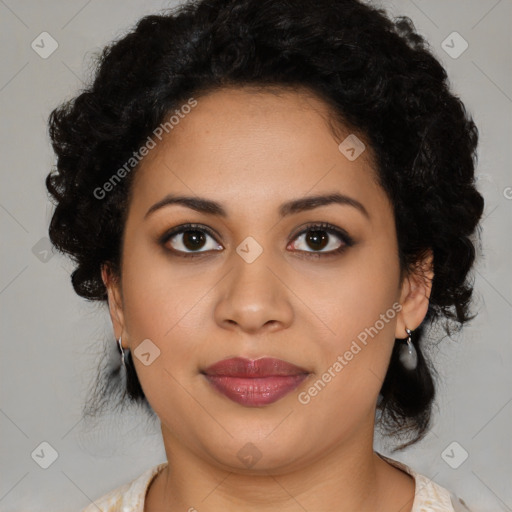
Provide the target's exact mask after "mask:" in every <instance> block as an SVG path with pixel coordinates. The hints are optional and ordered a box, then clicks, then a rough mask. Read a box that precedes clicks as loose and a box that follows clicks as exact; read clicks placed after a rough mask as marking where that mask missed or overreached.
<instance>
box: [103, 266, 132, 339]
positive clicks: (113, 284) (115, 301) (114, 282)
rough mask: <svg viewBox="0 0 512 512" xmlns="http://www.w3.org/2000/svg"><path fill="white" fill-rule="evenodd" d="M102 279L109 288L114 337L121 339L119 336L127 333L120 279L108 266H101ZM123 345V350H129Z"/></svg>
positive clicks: (109, 307)
mask: <svg viewBox="0 0 512 512" xmlns="http://www.w3.org/2000/svg"><path fill="white" fill-rule="evenodd" d="M101 279H102V280H103V284H104V285H105V287H106V288H107V294H108V309H109V312H110V319H111V320H112V326H113V328H114V335H115V337H116V339H119V336H122V335H123V333H124V332H125V331H124V315H123V306H122V304H123V301H122V293H121V285H120V283H119V281H118V279H116V278H115V277H114V275H113V273H112V270H111V268H110V266H109V265H108V264H104V265H102V266H101ZM125 343H126V342H125ZM122 345H123V348H127V347H126V345H125V344H124V343H123V344H122Z"/></svg>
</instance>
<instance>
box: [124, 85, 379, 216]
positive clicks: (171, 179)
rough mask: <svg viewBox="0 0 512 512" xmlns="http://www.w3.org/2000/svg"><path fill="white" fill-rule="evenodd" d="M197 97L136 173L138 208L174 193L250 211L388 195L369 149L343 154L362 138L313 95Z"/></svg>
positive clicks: (228, 92) (276, 92) (234, 92)
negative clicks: (320, 198) (331, 197)
mask: <svg viewBox="0 0 512 512" xmlns="http://www.w3.org/2000/svg"><path fill="white" fill-rule="evenodd" d="M195 100H196V102H197V104H196V106H194V107H193V108H191V109H187V111H188V113H186V114H185V113H182V115H181V116H179V118H176V119H177V120H178V122H177V123H175V124H173V127H172V129H170V130H169V133H165V132H164V134H163V136H162V140H161V141H160V140H158V139H155V142H157V144H156V146H155V148H154V149H152V150H151V151H150V152H149V154H148V155H147V156H146V157H145V158H144V160H143V161H142V163H141V165H140V166H139V168H138V169H137V171H136V179H135V181H134V184H133V186H134V194H133V203H134V205H133V206H134V207H137V208H138V207H140V208H142V207H144V206H146V205H148V203H149V202H155V201H157V200H159V199H161V197H162V196H163V195H165V194H166V193H169V192H180V193H186V194H187V195H198V196H204V197H209V198H211V199H214V200H217V201H219V202H222V203H224V204H226V209H227V210H228V212H229V202H231V201H233V202H234V201H236V202H237V203H238V204H237V208H249V207H259V206H261V207H265V206H268V205H269V201H276V202H279V204H280V203H281V202H284V201H286V200H287V199H290V197H292V196H293V198H296V197H300V196H305V195H307V194H308V192H311V193H313V192H314V193H319V192H326V191H330V192H340V193H347V194H348V193H350V194H352V195H354V196H360V197H362V196H365V195H368V194H382V193H383V191H382V190H380V187H378V186H377V185H376V182H375V171H374V169H375V168H374V163H373V162H374V159H373V153H372V151H371V148H370V147H369V146H368V144H366V143H365V149H364V151H363V152H362V153H361V154H360V156H359V157H357V158H356V159H355V160H353V161H351V160H349V159H348V158H347V157H346V155H345V154H344V153H343V152H342V151H340V149H339V144H340V142H342V141H343V140H344V139H345V138H346V137H347V136H351V137H353V136H354V135H355V136H356V137H357V138H358V139H359V140H361V141H362V139H363V137H362V136H361V135H360V134H357V135H356V134H355V133H352V132H351V131H350V130H349V129H347V128H346V127H343V126H340V125H338V124H334V125H331V124H330V119H331V118H330V116H329V114H330V111H329V106H328V105H327V104H326V103H324V102H323V101H322V100H321V99H319V98H318V97H316V96H314V95H313V94H311V93H309V92H308V91H302V90H299V91H293V90H289V89H288V90H287V89H269V90H268V91H267V90H255V89H254V88H228V89H221V90H218V91H214V92H211V93H209V94H207V95H204V96H199V97H197V98H195ZM178 110H179V108H178ZM333 127H334V132H333ZM149 206H150V205H148V207H149Z"/></svg>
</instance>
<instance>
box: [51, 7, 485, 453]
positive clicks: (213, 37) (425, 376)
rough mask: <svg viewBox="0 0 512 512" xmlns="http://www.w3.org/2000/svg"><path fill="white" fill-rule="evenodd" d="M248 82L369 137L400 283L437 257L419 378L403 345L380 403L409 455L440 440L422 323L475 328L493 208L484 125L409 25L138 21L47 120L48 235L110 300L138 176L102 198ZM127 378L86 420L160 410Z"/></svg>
mask: <svg viewBox="0 0 512 512" xmlns="http://www.w3.org/2000/svg"><path fill="white" fill-rule="evenodd" d="M243 86H251V87H255V88H262V89H264V88H267V89H268V88H276V87H277V88H283V89H284V88H291V89H293V90H298V89H302V90H307V91H309V92H311V93H313V94H315V95H316V96H317V97H319V98H320V99H322V100H323V101H324V102H325V103H326V104H327V105H328V106H329V111H330V114H331V115H332V118H333V119H334V120H335V121H337V122H338V123H339V124H338V126H344V127H349V128H350V129H352V130H353V131H356V132H357V133H359V134H362V137H364V139H365V141H367V142H368V144H369V146H370V148H371V149H372V152H373V153H374V154H375V157H376V166H377V169H376V175H377V179H378V182H379V184H380V185H381V186H382V188H383V189H384V191H385V192H386V193H387V195H388V196H389V198H390V200H391V202H392V205H393V208H394V216H395V224H396V232H397V237H398V244H399V260H400V268H401V270H402V275H404V274H405V273H409V272H419V270H418V262H420V261H421V259H422V258H423V257H424V256H425V254H426V251H428V250H429V249H431V250H432V251H433V261H434V268H433V270H434V278H433V282H432V290H431V296H430V304H429V308H428V312H427V314H426V317H425V320H424V322H423V323H422V325H420V327H419V328H418V329H416V330H415V331H414V332H413V335H412V341H413V343H414V345H415V347H416V349H417V351H418V356H419V361H418V368H417V370H416V371H414V372H407V371H406V370H404V369H403V367H402V365H401V364H400V362H399V358H398V346H399V343H395V347H394V349H393V352H392V356H391V361H390V365H389V369H388V372H387V375H386V377H385V380H384V382H383V385H382V389H381V392H380V396H379V402H378V407H377V413H378V417H377V420H378V421H377V426H379V427H382V429H383V430H384V432H385V433H386V434H387V435H394V436H396V438H399V437H402V436H405V437H406V438H409V439H410V438H411V437H412V439H410V440H409V442H407V443H403V444H402V445H401V446H400V447H399V448H398V449H400V448H403V447H405V446H408V445H410V444H412V443H414V442H416V441H418V440H419V439H421V438H422V437H423V436H424V435H425V434H426V432H427V431H428V428H429V426H430V422H431V411H432V405H433V400H434V396H435V385H434V377H433V376H434V375H435V370H434V368H433V367H432V365H431V364H430V363H429V361H428V359H427V357H426V355H425V354H424V349H426V348H428V346H429V343H427V342H426V338H425V333H424V328H425V324H427V323H428V324H430V326H433V324H434V322H435V321H439V322H438V323H437V326H439V325H440V324H441V321H442V328H443V330H444V332H445V333H446V334H447V335H448V336H451V334H452V332H454V331H457V330H459V329H460V328H461V327H462V324H464V323H465V322H468V321H469V320H471V319H472V318H474V316H475V315H473V316H471V315H470V313H471V312H470V306H471V297H472V293H473V281H472V280H470V278H469V272H470V270H471V268H472V265H473V263H474V260H475V254H476V251H475V240H474V235H475V232H476V231H477V228H480V225H479V224H478V222H479V220H480V218H481V216H482V212H483V207H484V201H483V197H482V196H481V195H480V194H479V192H478V191H477V190H476V187H475V177H474V166H475V164H476V159H477V157H476V147H477V142H478V129H477V127H476V126H475V124H474V122H473V120H472V118H471V116H470V115H469V114H468V113H467V111H466V109H465V107H464V104H463V103H462V102H461V100H460V99H459V98H458V97H457V96H456V95H455V94H453V93H452V92H451V91H450V86H449V84H448V80H447V73H446V71H445V69H444V68H443V67H442V65H441V64H440V62H439V61H438V60H437V59H436V58H435V57H434V55H433V54H432V52H431V51H430V49H429V47H428V43H427V42H426V41H425V39H424V38H423V37H422V36H421V35H419V34H418V33H417V32H416V31H415V27H414V24H413V22H412V21H411V20H410V18H408V17H405V16H401V17H398V18H394V19H393V20H391V19H390V18H388V17H387V15H386V13H385V11H384V10H382V9H377V8H375V7H370V6H369V5H366V4H364V3H362V1H358V0H318V1H316V2H311V1H310V0H293V1H287V0H195V1H190V2H188V3H185V4H182V5H179V6H177V7H174V8H172V9H168V10H165V11H163V12H162V14H160V15H149V16H145V17H144V18H142V19H140V20H139V21H138V23H137V24H136V26H135V27H134V28H133V30H132V31H130V32H129V33H128V34H127V35H124V36H123V37H121V38H119V39H118V40H117V41H114V42H112V43H111V44H109V45H108V46H106V47H105V48H104V49H103V50H102V51H101V52H100V53H99V54H97V63H96V71H95V76H94V80H93V81H92V84H91V85H89V86H88V87H87V88H86V89H85V90H83V91H82V92H81V93H80V94H79V95H77V96H76V97H75V98H73V99H72V100H70V101H68V102H65V103H63V104H62V105H60V106H59V107H57V108H56V109H55V110H53V111H52V112H51V114H50V117H49V133H50V136H51V141H52V145H53V148H54V151H55V153H56V155H57V164H56V169H54V170H53V171H55V172H51V173H50V174H49V175H48V176H47V178H46V186H47V189H48V191H49V193H50V194H51V196H53V199H54V200H55V202H56V208H55V211H54V214H53V217H52V219H51V223H50V226H49V236H50V239H51V241H52V243H53V244H54V245H55V247H56V248H57V249H58V250H59V251H61V252H63V253H67V254H69V255H70V256H71V257H72V258H73V260H74V262H75V263H76V268H75V270H74V271H73V272H72V274H71V281H72V284H73V287H74V289H75V291H76V293H77V294H78V295H80V296H82V297H84V298H86V299H89V300H96V301H103V302H106V300H107V293H106V288H105V286H104V283H103V281H102V278H101V268H102V266H103V265H107V266H108V267H109V268H110V269H111V271H112V273H113V275H114V276H117V277H119V276H120V273H121V268H120V256H121V248H122V239H123V228H124V225H125V220H126V215H127V210H128V206H129V203H130V198H131V194H132V192H133V187H132V182H133V177H134V175H135V173H136V170H137V166H134V169H133V171H132V172H130V173H128V175H127V176H126V177H125V178H124V179H123V180H120V182H119V183H118V184H117V186H115V187H113V189H112V190H111V191H110V192H109V193H108V194H106V195H105V197H104V198H102V200H99V199H98V198H97V194H95V193H94V191H95V190H98V187H100V188H101V187H102V186H103V185H104V184H105V183H106V182H107V181H108V180H109V178H110V177H111V176H112V175H113V173H114V172H115V171H116V170H117V169H119V168H120V167H121V166H122V165H123V164H124V163H125V162H127V161H128V160H129V159H130V158H131V157H132V155H133V152H134V151H135V150H136V149H137V148H139V147H140V146H141V145H142V143H143V142H144V141H145V140H147V137H148V136H149V135H151V133H153V131H154V130H155V128H156V127H157V126H158V125H159V124H160V123H162V122H163V121H164V120H165V119H166V118H167V116H169V114H170V113H172V112H174V111H175V109H177V107H179V106H180V105H182V104H183V103H184V102H185V101H186V100H187V99H188V98H190V97H191V96H192V95H193V96H194V97H195V98H198V97H200V96H201V95H204V94H206V93H208V92H211V91H215V90H218V89H219V88H223V87H243ZM331 126H332V125H331ZM116 360H117V361H118V360H119V358H116ZM100 373H101V372H100ZM121 379H122V372H120V365H119V364H118V365H117V366H115V367H113V368H110V369H108V370H106V371H104V372H103V376H102V377H101V378H99V379H98V381H97V382H96V387H95V390H94V391H93V393H92V395H91V399H90V400H89V405H88V408H87V409H85V410H87V411H88V412H87V414H93V415H94V414H96V413H98V412H99V410H100V409H102V407H104V406H106V405H108V403H109V400H107V398H112V397H113V396H114V395H116V394H117V395H118V396H120V397H122V400H121V401H122V402H129V403H138V404H142V405H144V406H145V407H146V409H147V410H148V411H149V412H150V413H151V411H152V409H151V407H150V406H149V404H148V402H147V399H146V397H145V395H144V393H143V390H142V388H141V386H140V383H139V381H138V379H137V374H136V372H135V368H134V365H133V360H132V358H131V354H130V353H129V354H128V359H127V373H126V383H124V384H123V383H122V380H121ZM121 390H122V393H121ZM125 399H127V400H125Z"/></svg>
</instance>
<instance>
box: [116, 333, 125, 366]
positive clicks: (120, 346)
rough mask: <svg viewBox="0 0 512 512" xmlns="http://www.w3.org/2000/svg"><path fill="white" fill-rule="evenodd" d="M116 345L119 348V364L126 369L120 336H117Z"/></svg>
mask: <svg viewBox="0 0 512 512" xmlns="http://www.w3.org/2000/svg"><path fill="white" fill-rule="evenodd" d="M117 345H118V347H119V352H121V363H122V365H123V366H124V367H125V368H126V363H125V361H124V357H125V354H124V350H123V346H122V345H121V336H119V339H118V340H117Z"/></svg>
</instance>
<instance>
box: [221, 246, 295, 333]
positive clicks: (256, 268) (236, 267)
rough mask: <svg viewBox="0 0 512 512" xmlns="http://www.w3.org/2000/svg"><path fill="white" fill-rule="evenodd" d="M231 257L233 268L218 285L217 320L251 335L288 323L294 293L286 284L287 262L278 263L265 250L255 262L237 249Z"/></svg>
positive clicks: (291, 311)
mask: <svg viewBox="0 0 512 512" xmlns="http://www.w3.org/2000/svg"><path fill="white" fill-rule="evenodd" d="M231 259H232V261H230V262H229V263H230V266H231V271H230V272H229V273H228V275H227V276H226V278H225V279H223V280H222V282H221V283H222V284H221V286H220V287H219V289H218V293H219V296H218V300H217V301H216V304H215V313H214V316H215V320H216V322H217V324H218V325H219V326H220V327H222V328H224V329H235V330H239V331H241V332H244V333H247V334H252V335H254V334H258V333H263V332H274V331H276V330H279V329H284V328H287V327H289V326H290V324H291V323H292V321H293V308H292V304H291V302H290V297H291V296H292V295H293V293H292V292H291V291H290V288H289V287H288V286H287V285H286V281H287V277H286V275H285V267H284V265H285V264H278V263H276V261H275V260H272V258H271V255H270V252H266V251H263V253H262V254H261V255H260V256H259V257H258V258H256V260H255V261H253V262H252V263H248V262H247V261H245V260H244V259H243V258H242V257H240V256H239V255H238V254H237V253H234V254H233V256H232V258H231Z"/></svg>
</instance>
